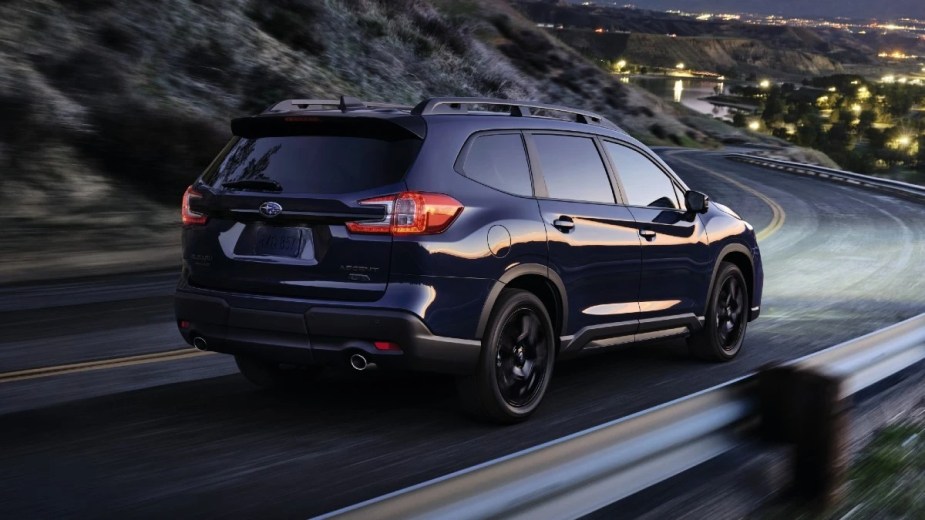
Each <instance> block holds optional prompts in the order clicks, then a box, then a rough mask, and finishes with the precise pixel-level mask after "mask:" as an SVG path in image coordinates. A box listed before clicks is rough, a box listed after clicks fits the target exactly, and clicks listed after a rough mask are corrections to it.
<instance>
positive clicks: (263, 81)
mask: <svg viewBox="0 0 925 520" xmlns="http://www.w3.org/2000/svg"><path fill="white" fill-rule="evenodd" d="M243 84H244V92H243V95H244V99H243V100H242V101H241V110H244V111H246V112H260V111H263V110H264V109H266V108H267V107H269V106H270V105H272V104H273V103H276V102H277V101H281V100H283V99H288V98H295V97H298V96H297V95H296V85H295V82H294V81H292V80H291V79H290V78H289V77H287V76H284V75H282V74H280V73H278V72H276V71H274V70H273V69H270V68H268V67H266V66H264V65H255V66H254V67H253V68H252V69H251V70H250V72H249V73H248V74H247V76H246V78H245V79H244V81H243Z"/></svg>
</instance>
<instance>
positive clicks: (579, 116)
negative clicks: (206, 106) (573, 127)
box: [411, 97, 626, 133]
mask: <svg viewBox="0 0 925 520" xmlns="http://www.w3.org/2000/svg"><path fill="white" fill-rule="evenodd" d="M469 105H491V106H500V107H510V114H511V116H514V117H531V116H532V117H537V116H534V115H533V113H532V112H531V109H534V110H545V111H550V112H561V113H563V114H568V115H571V116H574V118H575V119H574V120H575V122H577V123H584V124H587V125H597V126H602V127H604V128H609V129H611V130H617V131H619V132H623V133H626V131H625V130H623V129H622V128H620V127H619V126H617V125H616V124H614V123H613V121H610V120H609V119H607V118H606V117H604V116H602V115H600V114H596V113H594V112H589V111H587V110H577V109H574V108H569V107H563V106H559V105H548V104H545V103H538V102H536V101H517V100H512V99H495V98H474V97H444V98H431V99H426V100H424V101H422V102H420V103H419V104H418V106H416V107H414V109H413V110H412V111H411V113H412V114H416V115H429V114H467V113H469V108H468V106H469Z"/></svg>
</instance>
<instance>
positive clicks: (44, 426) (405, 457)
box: [0, 149, 925, 518]
mask: <svg viewBox="0 0 925 520" xmlns="http://www.w3.org/2000/svg"><path fill="white" fill-rule="evenodd" d="M660 153H661V154H662V155H663V157H664V158H665V159H666V160H667V161H668V162H669V163H670V164H671V165H672V167H673V168H675V170H676V171H677V172H678V173H679V175H680V176H681V177H682V178H684V180H685V181H686V182H687V183H688V184H689V185H690V186H691V187H692V188H693V189H697V190H700V191H704V192H706V193H708V194H710V196H711V199H712V200H714V201H716V202H720V203H723V204H726V205H727V206H730V207H731V208H732V209H734V210H735V211H737V212H738V213H740V214H741V215H742V216H743V217H745V218H746V219H748V220H749V221H750V222H752V224H753V225H755V227H756V228H757V229H758V231H759V240H760V242H761V248H762V255H763V257H764V263H765V270H766V281H765V295H764V301H763V308H762V316H761V318H760V319H759V320H757V321H755V322H753V323H752V324H750V326H749V331H748V336H747V339H746V344H745V347H744V351H743V353H742V355H741V356H740V357H739V358H738V359H737V360H736V361H735V362H733V363H729V364H722V365H717V364H709V363H703V362H698V361H693V360H691V359H690V358H689V357H688V356H687V352H686V348H685V346H684V344H683V343H682V342H677V341H676V342H669V343H662V344H656V345H649V346H638V347H629V348H625V349H622V350H619V351H616V352H613V353H608V354H604V355H599V356H594V357H589V358H584V359H579V360H575V361H571V362H567V363H562V364H560V365H559V366H557V367H556V374H555V376H554V378H553V381H552V384H551V386H550V390H549V393H548V395H547V397H546V400H545V402H544V404H543V405H542V407H541V408H540V409H539V411H538V412H537V414H536V415H535V416H534V417H533V418H532V419H531V420H530V421H528V422H527V423H524V424H520V425H516V426H511V427H505V428H498V427H494V426H487V425H481V424H476V423H473V422H471V421H469V420H468V419H466V418H465V417H463V416H462V415H461V414H460V413H459V411H458V409H457V407H456V404H455V396H454V386H453V384H452V381H450V380H448V379H446V378H443V377H437V376H427V375H417V374H398V373H387V372H373V373H366V372H364V373H360V374H355V373H332V374H329V375H327V376H325V377H324V378H323V380H322V381H319V382H315V383H311V384H307V385H305V386H304V387H303V388H300V389H298V390H297V391H294V392H292V393H290V394H286V395H279V394H274V393H272V392H266V391H260V390H256V389H254V388H253V387H251V386H250V385H249V384H248V383H247V382H246V381H245V380H244V379H243V378H242V377H241V376H239V375H238V374H237V372H236V369H235V368H234V365H233V361H232V360H231V359H229V358H228V357H226V356H220V355H214V354H202V353H198V352H196V351H193V350H190V349H187V348H185V347H184V345H183V343H182V340H181V339H180V336H179V334H177V332H176V330H175V327H174V324H173V317H172V301H171V296H172V289H173V284H174V282H175V279H176V274H175V273H172V272H168V273H164V272H161V273H147V274H141V275H122V276H117V277H112V278H105V279H100V278H90V279H83V280H71V281H67V282H54V283H46V284H38V285H23V286H8V287H4V288H0V504H2V510H3V516H5V517H8V518H27V517H28V518H39V517H45V518H52V517H53V518H61V517H71V516H107V517H110V516H112V517H124V516H129V515H131V516H133V517H136V516H141V517H169V516H172V515H178V514H182V516H184V517H187V516H197V517H202V518H207V517H222V518H233V517H244V518H252V517H262V518H269V517H286V518H288V517H293V518H305V517H308V516H312V515H315V514H320V513H324V512H327V511H330V510H333V509H336V508H339V507H343V506H346V505H350V504H352V503H356V502H358V501H361V500H365V499H368V498H372V497H375V496H378V495H381V494H384V493H387V492H390V491H394V490H396V489H399V488H402V487H406V486H408V485H412V484H415V483H419V482H421V481H424V480H427V479H430V478H434V477H437V476H441V475H444V474H446V473H449V472H451V471H455V470H459V469H463V468H465V467H468V466H472V465H474V464H478V463H481V462H485V461H487V460H490V459H494V458H497V457H499V456H503V455H506V454H510V453H512V452H515V451H518V450H521V449H524V448H528V447H531V446H534V445H537V444H539V443H542V442H545V441H549V440H552V439H555V438H558V437H562V436H564V435H567V434H570V433H574V432H577V431H580V430H583V429H586V428H588V427H591V426H595V425H597V424H600V423H603V422H605V421H609V420H612V419H616V418H620V417H623V416H626V415H628V414H631V413H634V412H637V411H640V410H643V409H646V408H650V407H652V406H655V405H658V404H661V403H664V402H666V401H669V400H672V399H675V398H678V397H681V396H684V395H687V394H690V393H692V392H695V391H697V390H701V389H704V388H708V387H710V386H714V385H716V384H719V383H722V382H725V381H728V380H730V379H733V378H735V377H737V376H741V375H744V374H747V373H749V372H751V371H754V370H756V369H757V368H759V367H761V366H763V365H766V364H768V363H771V362H774V361H779V360H786V359H791V358H795V357H798V356H802V355H804V354H807V353H810V352H813V351H815V350H819V349H821V348H824V347H828V346H831V345H834V344H836V343H839V342H841V341H844V340H847V339H850V338H853V337H856V336H858V335H861V334H864V333H867V332H870V331H873V330H876V329H878V328H881V327H883V326H886V325H889V324H892V323H895V322H897V321H900V320H902V319H905V318H908V317H911V316H913V315H916V314H919V313H921V312H923V311H925V296H923V295H925V265H923V263H922V259H923V258H925V205H920V204H916V203H914V202H910V201H906V200H902V199H896V198H892V197H889V196H885V195H881V194H877V193H873V192H869V191H864V190H860V189H857V188H853V187H849V186H844V185H841V184H834V183H829V182H826V181H823V180H817V179H809V178H804V177H799V176H796V175H792V174H787V173H783V172H778V171H771V170H765V169H762V168H758V167H753V166H747V165H744V164H741V163H735V162H731V161H729V160H727V159H725V158H724V156H723V153H722V152H702V151H690V150H679V149H664V150H660Z"/></svg>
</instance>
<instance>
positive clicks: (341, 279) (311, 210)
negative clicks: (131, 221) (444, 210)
mask: <svg viewBox="0 0 925 520" xmlns="http://www.w3.org/2000/svg"><path fill="white" fill-rule="evenodd" d="M232 130H233V132H234V134H235V135H236V137H235V138H234V139H233V140H232V142H231V143H229V145H228V146H227V147H226V148H225V150H223V151H222V153H221V154H220V155H219V156H218V157H217V158H216V160H215V161H214V162H213V164H212V165H211V166H210V167H209V168H208V169H207V170H206V172H205V173H204V174H203V175H202V177H201V178H200V180H199V181H197V183H196V184H194V185H193V186H192V187H191V188H190V189H191V190H193V192H192V196H191V197H189V198H188V202H185V204H187V205H188V207H189V209H190V211H192V214H201V215H203V220H205V223H198V222H197V223H193V224H190V223H189V222H187V223H186V225H185V226H184V253H183V254H184V261H185V264H186V266H187V269H188V273H189V276H190V283H191V284H192V285H194V286H198V287H204V288H210V289H219V290H227V291H234V292H243V293H251V294H265V295H277V296H290V297H296V298H306V299H326V300H342V301H374V300H376V299H378V298H379V297H380V296H381V295H382V293H383V292H385V289H386V285H387V283H388V278H389V267H390V266H389V262H390V259H391V251H392V237H391V235H365V234H351V233H349V232H348V230H347V228H346V224H347V223H348V222H356V221H376V220H381V219H382V218H383V217H384V215H385V214H386V208H385V207H383V206H377V205H372V206H370V205H360V204H358V203H357V201H360V200H363V199H369V198H371V197H376V196H381V195H386V194H392V193H398V192H401V191H403V190H404V189H405V184H404V181H403V179H404V176H405V174H406V172H407V171H408V169H409V168H410V167H411V165H412V163H413V162H414V160H415V158H416V157H417V154H418V151H419V150H420V147H421V143H422V139H423V134H424V126H423V121H422V120H421V118H419V117H416V116H398V115H395V116H393V117H391V118H389V117H386V116H384V115H379V116H378V117H376V116H375V115H370V116H368V117H363V116H357V115H354V114H350V115H333V116H315V115H311V116H256V117H251V118H243V119H237V120H235V121H234V122H233V123H232Z"/></svg>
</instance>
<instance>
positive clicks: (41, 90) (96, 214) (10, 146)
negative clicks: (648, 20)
mask: <svg viewBox="0 0 925 520" xmlns="http://www.w3.org/2000/svg"><path fill="white" fill-rule="evenodd" d="M341 94H345V95H352V96H356V97H360V98H363V99H377V100H390V101H395V102H404V103H415V102H417V101H419V100H421V99H422V98H425V97H428V96H445V95H485V96H498V97H505V98H531V99H537V100H542V101H547V102H555V103H562V104H568V105H573V106H578V107H584V108H588V109H592V110H597V111H601V112H603V113H604V114H605V115H607V116H608V117H611V118H613V119H614V120H616V121H617V122H618V123H620V124H622V125H624V127H625V128H627V129H628V130H629V131H630V132H631V133H633V134H634V135H636V136H638V137H639V138H641V139H643V140H646V141H649V142H652V143H669V144H695V143H701V144H705V145H710V144H711V143H714V142H715V139H716V138H721V137H722V135H721V134H723V133H727V132H731V131H732V130H731V129H726V128H723V127H722V126H720V127H717V125H706V126H704V128H713V129H716V131H715V132H714V133H713V135H712V136H711V135H708V133H709V131H701V130H698V129H697V128H695V127H696V126H698V125H697V122H698V119H697V118H696V117H691V115H690V114H680V113H679V112H678V110H679V109H678V108H675V107H674V106H671V105H669V104H666V103H664V102H662V101H660V100H658V99H656V98H654V97H653V96H651V95H649V94H646V93H644V92H642V91H639V90H636V89H634V88H632V87H629V86H626V85H622V84H620V83H618V82H616V81H615V80H614V79H613V78H611V77H610V76H609V75H607V74H606V73H604V72H603V71H601V70H600V69H598V68H596V67H595V66H594V65H592V64H591V63H590V62H588V61H586V59H585V58H583V57H581V55H580V54H579V53H577V52H575V51H574V50H572V49H570V48H568V47H566V46H565V45H563V44H562V43H561V42H559V41H558V40H556V39H555V38H554V37H553V36H551V35H549V34H547V33H546V32H544V31H541V30H538V29H537V28H536V27H535V24H533V23H532V22H530V21H528V20H526V19H525V18H523V17H522V16H521V15H520V14H518V12H517V11H515V10H514V9H512V8H511V7H509V6H508V5H507V4H506V3H505V2H501V1H497V0H433V1H429V2H428V1H424V0H276V1H273V2H264V1H260V0H253V1H252V0H156V1H152V2H120V1H117V0H57V1H56V0H7V1H5V2H2V3H0V116H2V119H3V125H2V126H0V188H2V189H0V203H2V204H3V207H4V208H5V210H4V212H3V214H2V215H0V226H2V227H3V229H4V230H5V235H4V240H5V246H7V247H6V249H7V250H8V251H9V250H11V249H15V250H18V251H20V254H21V255H27V256H29V257H30V258H32V259H33V260H34V261H35V262H36V263H35V264H34V265H35V266H38V267H37V268H41V266H42V265H44V264H42V262H51V263H54V262H56V261H58V260H59V259H61V258H66V257H68V256H69V255H70V254H71V253H73V252H76V251H87V250H98V249H103V250H104V251H107V252H110V251H114V250H119V249H126V250H134V249H137V248H138V247H139V246H140V245H153V246H156V247H157V249H158V250H159V251H163V250H164V249H163V247H166V246H167V245H170V244H175V243H176V236H177V233H176V229H175V226H176V208H177V205H178V201H179V197H180V195H181V193H182V191H183V189H184V187H185V186H186V185H187V184H188V183H189V182H190V181H192V180H193V179H194V178H195V177H196V176H197V175H198V173H199V172H200V171H201V170H202V168H203V167H204V166H205V165H206V164H207V163H208V162H209V161H210V159H211V158H212V157H213V155H214V154H215V153H216V152H217V150H218V149H219V148H220V147H221V146H222V144H223V142H224V141H225V140H226V139H227V138H228V137H229V130H228V124H227V121H228V119H229V118H231V117H234V116H238V115H242V114H249V113H254V112H257V111H260V110H262V109H263V108H264V107H266V106H267V105H268V104H270V103H272V102H274V101H276V100H279V99H283V98H288V97H303V96H304V97H331V96H338V95H341ZM680 116H684V121H685V122H681V121H680V120H679V117H680ZM162 246H163V247H162ZM9 258H11V257H10V256H7V255H5V256H4V260H0V270H2V263H3V262H4V261H6V260H8V259H9ZM138 261H145V259H144V258H141V259H139V260H138Z"/></svg>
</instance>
